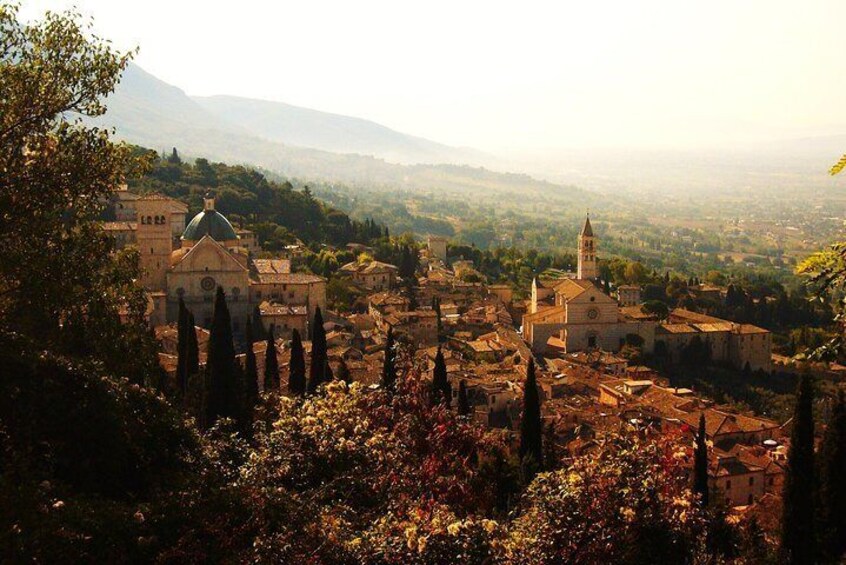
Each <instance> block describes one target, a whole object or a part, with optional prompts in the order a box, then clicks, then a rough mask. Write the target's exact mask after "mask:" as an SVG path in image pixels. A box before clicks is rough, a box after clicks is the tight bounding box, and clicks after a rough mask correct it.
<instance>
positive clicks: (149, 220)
mask: <svg viewBox="0 0 846 565" xmlns="http://www.w3.org/2000/svg"><path fill="white" fill-rule="evenodd" d="M147 223H148V224H152V223H153V217H152V216H147Z"/></svg>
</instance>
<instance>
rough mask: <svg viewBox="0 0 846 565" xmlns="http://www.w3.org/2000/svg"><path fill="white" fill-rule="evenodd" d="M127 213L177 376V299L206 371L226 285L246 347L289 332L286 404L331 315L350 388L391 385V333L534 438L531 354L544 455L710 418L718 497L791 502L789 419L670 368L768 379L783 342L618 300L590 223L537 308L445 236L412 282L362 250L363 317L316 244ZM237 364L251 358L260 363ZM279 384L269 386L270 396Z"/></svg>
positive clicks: (539, 290)
mask: <svg viewBox="0 0 846 565" xmlns="http://www.w3.org/2000/svg"><path fill="white" fill-rule="evenodd" d="M112 206H113V207H114V211H115V218H116V219H115V221H112V222H108V223H106V225H105V228H106V231H107V232H108V233H111V234H114V235H115V236H116V237H119V238H120V243H121V245H135V246H137V247H138V249H139V250H140V258H141V265H142V268H143V269H144V271H143V272H144V278H143V280H142V282H143V284H144V286H145V287H146V288H147V289H148V291H149V292H148V296H149V300H150V309H149V312H148V317H149V322H150V324H151V326H152V327H154V328H155V332H156V338H157V340H158V341H159V342H160V344H161V353H159V360H160V363H161V366H162V368H163V369H164V370H165V371H166V372H167V374H168V377H169V378H170V379H171V380H172V382H174V383H175V382H176V378H177V363H178V358H177V347H178V343H177V340H178V338H177V327H176V322H177V317H178V311H179V303H180V301H181V302H182V304H183V305H184V307H187V308H188V309H189V310H190V311H191V312H192V314H193V316H194V319H195V320H201V321H202V322H201V323H199V324H197V327H195V332H196V333H197V340H198V342H199V344H201V347H200V348H199V356H200V358H199V367H200V368H201V370H202V368H203V367H204V366H205V362H206V353H205V352H206V348H205V347H204V346H205V344H206V343H207V342H208V338H209V334H208V327H209V325H210V323H211V320H212V317H213V306H214V295H215V291H216V290H217V289H218V287H220V288H222V289H223V291H224V292H225V294H226V299H227V303H228V306H229V310H230V312H231V315H232V329H233V332H234V334H235V336H236V340H237V341H239V343H241V344H242V346H243V347H247V346H248V345H247V344H246V343H245V342H244V328H245V322H246V320H247V319H248V318H249V319H251V320H252V321H253V323H255V324H256V325H257V326H259V327H260V331H261V332H263V333H268V332H273V340H272V343H273V347H275V356H276V364H277V366H278V370H279V382H280V390H281V391H283V393H284V391H286V390H288V388H289V386H288V381H289V375H290V366H291V341H290V340H291V337H292V334H293V332H294V331H295V330H296V332H298V334H299V335H300V336H303V347H304V350H305V353H306V356H305V358H306V359H308V358H309V355H308V354H309V353H310V351H311V347H312V343H311V340H310V336H311V335H312V333H313V331H314V328H313V327H312V324H313V323H314V318H315V314H316V312H317V310H318V309H320V310H321V311H322V313H321V317H322V319H323V329H324V330H325V339H326V345H327V347H328V350H327V353H328V360H329V364H330V367H331V370H332V372H333V373H334V374H338V373H339V371H340V365H341V364H343V365H344V367H345V369H344V370H345V371H346V372H348V374H349V378H350V379H351V380H352V381H357V382H361V383H365V384H367V385H372V386H379V380H380V377H381V373H382V367H383V365H384V361H385V347H386V342H387V335H388V332H389V330H391V331H392V332H393V335H394V336H395V338H396V339H397V340H398V341H399V342H401V343H402V344H403V346H404V347H405V348H406V349H404V351H405V352H406V354H407V357H405V358H404V360H403V362H404V363H406V364H407V365H408V366H409V367H415V368H417V369H419V370H420V371H421V372H422V373H423V374H424V375H428V378H429V379H433V373H434V371H435V364H436V357H437V355H438V354H439V352H440V354H442V356H443V359H444V361H445V365H446V373H447V378H448V382H449V386H450V389H451V399H452V401H453V403H457V401H458V396H459V389H461V388H463V389H464V392H463V393H462V394H466V397H467V400H468V402H469V406H470V410H471V415H472V418H473V419H474V420H476V421H477V422H479V423H481V424H484V425H485V426H487V427H490V428H493V429H497V430H501V431H502V432H503V433H504V434H506V436H507V437H511V441H512V442H515V441H516V438H517V431H518V430H519V429H520V418H521V409H522V405H523V386H524V383H525V381H526V367H527V362H528V360H529V359H533V360H534V363H535V365H536V367H537V370H538V374H537V383H538V388H539V391H540V395H541V399H542V404H541V406H542V413H543V425H544V429H545V432H544V437H545V438H546V439H547V441H548V442H549V444H548V445H547V447H546V449H547V450H549V452H550V453H553V454H555V455H554V457H557V458H560V459H562V460H565V459H566V458H568V457H574V456H579V455H583V454H586V453H590V452H591V451H592V450H601V449H602V445H603V441H604V438H606V437H608V436H609V434H619V433H624V434H633V435H636V436H651V435H662V434H663V435H669V436H672V437H674V438H675V441H678V442H680V443H681V444H682V445H686V444H688V443H689V442H692V441H693V438H694V435H695V432H696V430H697V426H698V421H699V417H700V415H704V417H705V422H706V433H707V439H708V445H709V483H710V486H711V488H712V489H713V490H715V491H717V492H720V493H722V495H723V496H724V497H725V502H726V504H727V505H729V506H731V507H735V508H737V509H738V510H739V511H741V512H744V513H756V512H759V511H762V512H765V513H766V512H771V508H772V507H774V506H777V505H774V504H773V499H778V497H779V496H780V492H781V489H782V483H783V476H784V465H785V461H786V453H787V449H788V447H789V446H788V441H787V436H788V430H789V423H787V422H779V421H775V420H772V419H768V418H765V417H759V416H756V415H754V414H752V413H749V412H748V411H746V412H739V411H738V410H736V409H735V408H733V407H729V406H723V405H720V404H719V403H717V402H715V401H714V400H713V399H711V398H708V397H707V396H704V395H703V394H701V393H698V392H697V391H694V390H691V389H690V388H685V387H679V386H672V385H671V383H670V382H669V379H668V378H667V377H666V375H664V374H662V371H661V370H659V369H658V368H656V367H659V366H663V364H673V365H678V364H680V363H681V362H682V361H683V359H685V358H687V357H690V356H693V355H700V356H701V361H700V363H702V364H707V365H711V364H713V365H717V366H721V367H726V368H728V369H732V370H734V371H735V373H736V375H737V378H738V379H742V378H744V374H745V375H749V374H750V373H751V372H758V373H763V374H769V373H770V372H772V371H773V351H772V338H771V333H770V332H769V331H768V330H766V329H763V328H760V327H756V326H754V325H751V324H745V323H736V322H733V321H731V320H724V319H720V318H717V317H714V316H710V315H707V314H703V313H699V312H694V311H690V310H686V309H684V308H674V309H672V310H670V311H667V312H663V313H662V312H660V311H659V312H655V311H651V310H649V309H645V308H644V306H643V301H642V300H641V288H640V287H638V286H636V285H620V286H618V287H617V288H611V289H610V291H611V292H610V293H608V290H609V287H608V286H607V284H606V285H603V281H602V280H600V270H599V267H598V264H599V261H600V260H601V236H600V234H597V233H595V232H594V229H593V227H592V225H591V222H590V218H586V219H585V220H584V224H583V226H582V228H581V230H580V232H579V237H578V241H577V242H575V243H576V244H577V249H578V255H577V270H576V272H574V273H567V272H558V273H555V274H554V276H541V277H536V278H535V279H534V280H533V281H532V284H531V289H526V294H527V295H528V296H529V298H528V299H526V300H522V301H521V300H515V299H514V289H512V288H511V287H510V286H509V285H507V284H488V283H486V282H485V280H484V276H483V275H482V274H481V273H479V272H478V271H477V270H476V269H475V266H474V264H473V262H472V261H471V260H467V259H463V258H461V257H450V255H449V249H448V245H449V243H448V241H447V240H446V238H443V237H439V236H429V237H428V238H427V239H426V242H425V246H423V247H422V248H421V249H420V251H419V255H418V256H416V257H414V260H413V262H412V263H413V267H412V270H411V272H408V268H407V267H406V271H405V272H403V274H402V276H401V275H400V274H399V273H400V271H401V269H400V266H398V265H392V264H389V263H385V262H382V261H377V260H375V259H373V257H372V253H373V251H374V250H373V249H372V248H370V247H368V246H367V245H364V244H355V243H352V244H349V245H348V246H347V247H348V249H349V250H350V251H352V252H353V253H354V254H355V256H356V259H355V260H354V261H352V262H350V263H348V264H345V265H343V266H341V267H340V269H338V271H337V272H336V273H335V274H334V275H333V276H334V277H339V278H341V279H343V280H344V281H345V283H346V284H349V285H351V286H352V287H354V288H355V290H356V296H357V297H358V298H357V299H356V300H355V302H354V304H352V305H351V308H350V309H349V310H344V311H335V310H331V309H328V308H327V297H326V287H327V283H328V281H327V279H326V278H323V277H320V276H317V275H314V274H308V273H303V272H296V271H294V270H293V265H296V264H297V262H298V257H299V256H300V255H301V254H302V253H303V252H304V251H305V249H304V246H303V245H302V244H299V245H296V244H295V245H291V246H289V247H288V248H286V249H285V250H284V252H281V253H279V254H278V255H279V257H278V258H275V259H258V258H255V256H256V255H257V254H259V253H260V251H261V249H260V247H259V245H258V242H257V239H256V236H255V234H254V233H252V232H250V231H249V230H247V229H235V228H234V227H232V225H231V223H230V222H229V220H228V219H227V218H226V217H225V216H224V215H223V214H221V213H220V212H219V211H218V210H216V207H215V201H214V196H213V194H212V193H211V192H209V193H208V194H207V195H206V196H205V199H204V205H203V210H202V211H201V212H199V213H198V214H197V215H196V216H194V217H193V219H190V221H187V218H186V211H187V210H186V208H185V206H184V205H183V204H181V203H179V202H178V201H175V200H173V199H171V198H168V197H166V196H163V195H161V194H148V195H143V196H142V195H137V194H133V193H131V192H130V191H129V190H127V189H126V188H125V187H123V188H122V189H120V190H117V191H115V193H114V196H113V200H112ZM690 292H691V294H692V295H696V296H701V295H706V296H710V297H711V298H715V299H716V300H718V301H719V300H723V299H724V297H725V292H726V291H725V289H723V288H719V287H716V286H713V285H706V284H701V285H698V286H695V287H691V288H690ZM269 343H270V342H268V341H267V340H261V341H257V342H255V343H253V344H252V348H253V353H254V355H255V358H256V359H257V360H258V371H257V373H258V375H262V376H263V375H265V363H266V359H267V356H268V353H267V348H268V346H269V345H268V344H269ZM701 352H705V353H704V354H703V353H701ZM239 359H240V362H241V363H242V364H243V363H244V362H245V354H244V353H241V354H240V355H239ZM644 359H649V360H651V361H653V362H652V363H650V365H651V366H648V365H645V364H643V360H644ZM655 360H658V361H659V363H655V362H654V361H655ZM264 386H265V378H264V377H261V378H260V379H259V382H258V383H257V387H259V388H260V389H262V388H263V387H264ZM785 424H788V427H785ZM515 445H516V444H515ZM691 465H692V461H691ZM761 508H763V510H761Z"/></svg>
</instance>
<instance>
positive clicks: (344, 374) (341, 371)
mask: <svg viewBox="0 0 846 565" xmlns="http://www.w3.org/2000/svg"><path fill="white" fill-rule="evenodd" d="M338 380H341V381H344V382H345V383H347V384H350V383H351V382H352V375H350V368H349V367H347V362H346V361H345V360H344V358H343V357H341V363H340V364H339V365H338Z"/></svg>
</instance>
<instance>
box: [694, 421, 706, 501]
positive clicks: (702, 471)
mask: <svg viewBox="0 0 846 565" xmlns="http://www.w3.org/2000/svg"><path fill="white" fill-rule="evenodd" d="M705 438H706V435H705V413H704V412H703V413H702V414H700V415H699V431H698V433H697V434H696V450H695V452H694V454H693V492H694V493H696V494H698V495H699V500H700V501H701V502H702V506H703V507H706V506H708V445H707V444H706V443H705Z"/></svg>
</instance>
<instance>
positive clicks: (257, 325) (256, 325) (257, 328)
mask: <svg viewBox="0 0 846 565" xmlns="http://www.w3.org/2000/svg"><path fill="white" fill-rule="evenodd" d="M264 333H265V332H264V324H263V323H262V321H261V308H259V306H258V304H256V307H255V308H253V337H254V338H255V340H256V341H264V340H265V339H267V336H266V335H264Z"/></svg>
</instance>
